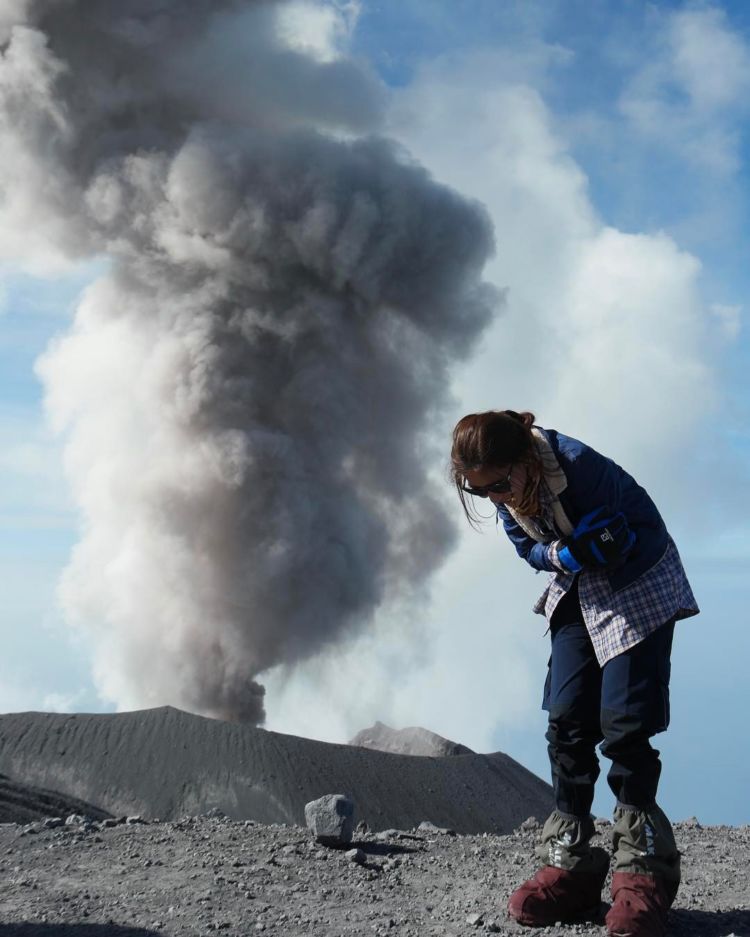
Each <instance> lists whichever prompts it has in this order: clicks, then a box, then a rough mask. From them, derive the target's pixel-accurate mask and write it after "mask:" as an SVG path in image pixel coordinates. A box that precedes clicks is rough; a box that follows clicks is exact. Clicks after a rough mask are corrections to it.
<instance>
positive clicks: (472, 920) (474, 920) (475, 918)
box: [466, 912, 484, 927]
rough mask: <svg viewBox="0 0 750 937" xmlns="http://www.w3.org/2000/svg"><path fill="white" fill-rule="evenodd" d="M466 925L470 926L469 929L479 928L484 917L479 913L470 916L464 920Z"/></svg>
mask: <svg viewBox="0 0 750 937" xmlns="http://www.w3.org/2000/svg"><path fill="white" fill-rule="evenodd" d="M466 923H467V924H469V925H471V927H479V925H480V924H483V923H484V915H483V914H479V913H476V912H475V913H474V914H470V915H469V916H468V917H467V918H466Z"/></svg>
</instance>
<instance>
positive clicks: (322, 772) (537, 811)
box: [0, 707, 552, 833]
mask: <svg viewBox="0 0 750 937" xmlns="http://www.w3.org/2000/svg"><path fill="white" fill-rule="evenodd" d="M0 770H2V771H3V773H5V774H7V775H8V776H9V777H11V778H12V779H13V780H14V781H15V782H18V783H23V784H32V785H37V786H39V787H44V788H47V789H51V790H55V791H59V792H61V793H62V794H66V795H68V796H72V797H77V798H79V799H81V800H85V801H87V802H89V803H92V804H96V805H97V806H98V807H99V808H100V809H103V810H106V811H108V812H109V813H112V814H131V813H139V814H142V815H143V816H145V817H151V818H154V817H158V818H160V819H162V820H168V819H175V818H179V817H181V816H184V815H186V814H193V815H195V814H201V813H205V812H206V811H208V810H210V809H211V808H213V807H218V808H220V809H221V810H222V811H224V813H226V815H227V816H229V817H232V818H234V819H253V820H259V821H261V822H265V823H294V824H299V825H303V824H304V805H305V803H307V801H309V800H313V799H314V798H316V797H320V796H322V795H323V794H329V793H346V794H349V795H350V796H352V797H353V798H354V800H355V802H356V804H357V819H361V820H365V821H366V822H367V824H368V825H369V826H370V827H371V828H372V829H375V830H380V829H387V828H390V827H394V828H400V829H409V828H411V827H413V826H415V825H416V824H418V823H420V822H421V821H422V820H431V821H432V822H433V823H436V824H437V825H438V826H447V827H451V828H452V829H455V830H456V831H457V832H463V833H479V832H485V831H487V832H495V833H505V832H508V831H510V830H512V829H514V828H515V827H516V826H518V824H519V823H520V822H521V821H523V820H524V819H526V818H527V817H529V816H536V817H538V818H540V819H542V818H544V817H545V816H547V814H548V813H549V811H550V810H551V808H552V791H551V788H550V787H549V785H547V784H545V783H544V782H543V781H542V780H541V779H540V778H538V777H536V775H534V774H532V773H531V772H530V771H527V770H526V769H525V768H523V767H522V766H521V765H519V764H518V763H517V762H515V761H513V759H512V758H509V757H508V756H507V755H504V754H502V753H500V752H498V753H495V754H492V755H465V756H463V757H461V758H452V757H445V758H425V757H414V756H408V755H394V754H389V753H386V752H378V751H370V750H368V749H364V748H354V747H352V746H348V745H332V744H329V743H326V742H316V741H313V740H311V739H304V738H298V737H296V736H292V735H282V734H280V733H278V732H268V731H266V730H264V729H257V728H255V727H253V726H247V725H236V724H232V723H227V722H221V721H218V720H215V719H205V718H203V717H201V716H194V715H190V714H189V713H185V712H182V711H180V710H178V709H172V708H171V707H164V708H161V709H150V710H143V711H139V712H130V713H119V714H116V715H81V714H77V715H70V714H65V713H12V714H9V715H5V716H0Z"/></svg>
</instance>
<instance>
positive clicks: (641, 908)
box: [606, 872, 678, 937]
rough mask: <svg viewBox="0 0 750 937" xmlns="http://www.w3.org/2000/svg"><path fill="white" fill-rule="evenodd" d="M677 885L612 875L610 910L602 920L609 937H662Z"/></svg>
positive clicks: (624, 874) (625, 874)
mask: <svg viewBox="0 0 750 937" xmlns="http://www.w3.org/2000/svg"><path fill="white" fill-rule="evenodd" d="M677 884H678V883H677V882H668V881H666V880H665V879H660V878H656V877H654V876H652V875H637V874H635V873H632V872H615V874H614V875H613V876H612V907H611V908H610V910H609V911H608V912H607V917H606V924H607V932H608V934H609V935H610V937H664V935H665V934H666V932H667V915H668V913H669V908H670V907H671V905H672V902H673V901H674V898H675V895H676V893H677Z"/></svg>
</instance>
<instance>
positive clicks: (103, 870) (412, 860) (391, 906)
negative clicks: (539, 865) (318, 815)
mask: <svg viewBox="0 0 750 937" xmlns="http://www.w3.org/2000/svg"><path fill="white" fill-rule="evenodd" d="M131 819H133V818H131ZM45 822H46V823H47V824H49V823H50V822H51V821H49V820H48V821H45ZM112 824H115V821H113V820H105V821H103V823H90V822H83V823H81V822H78V821H75V822H71V823H69V824H67V825H62V826H57V827H54V826H53V827H51V828H50V827H49V826H45V824H44V822H38V823H34V824H31V825H27V826H21V825H16V824H5V825H2V826H0V881H2V890H1V891H0V935H1V937H37V935H38V937H105V935H106V937H147V935H153V934H173V935H180V937H193V935H195V937H198V935H200V937H204V935H209V934H215V933H217V932H218V933H221V934H223V935H226V937H247V935H250V934H258V933H263V934H265V935H273V934H279V935H281V934H283V935H285V937H287V935H296V934H310V935H326V937H338V935H341V937H344V935H346V937H348V935H354V934H357V935H361V934H364V935H367V934H370V935H384V934H388V935H394V934H402V935H420V937H421V935H468V934H481V933H495V934H505V935H516V934H521V933H525V934H529V931H528V930H526V929H524V928H521V927H518V926H517V925H515V924H513V923H511V922H510V921H509V920H508V919H507V917H506V914H505V905H506V902H507V899H508V895H509V893H510V892H511V890H512V889H513V887H514V886H515V885H516V884H517V883H519V882H520V881H522V880H523V879H524V878H525V877H527V876H528V875H529V874H531V873H532V872H533V869H534V862H533V858H532V855H533V845H534V843H535V841H536V838H537V835H538V824H537V823H536V821H529V822H528V823H526V824H524V825H523V826H524V827H526V828H523V827H522V828H520V829H518V830H516V831H515V832H513V833H510V834H508V835H505V836H498V835H486V834H485V835H481V836H454V835H450V834H448V833H445V832H438V831H436V830H434V829H433V830H427V831H425V830H416V831H412V832H398V831H393V830H392V831H387V832H385V833H378V834H370V833H366V832H362V831H361V830H360V831H358V833H357V834H356V835H355V841H354V843H353V844H352V845H354V846H357V847H358V848H359V850H360V851H361V853H360V854H359V855H358V856H357V857H356V858H358V859H359V860H360V861H361V864H359V863H358V862H357V861H355V859H353V858H351V857H350V855H349V854H348V853H347V852H346V851H344V850H334V849H327V848H323V847H321V846H318V845H317V844H315V843H314V842H312V840H311V838H310V834H309V833H308V832H307V830H305V829H302V828H300V827H293V826H279V825H277V826H265V825H261V824H258V823H254V822H252V821H245V822H238V821H232V820H227V819H224V818H211V817H200V818H185V819H183V820H180V821H177V822H169V823H166V822H162V823H160V822H150V823H139V822H128V823H124V822H118V823H116V824H115V825H112ZM598 829H599V833H598V837H597V838H598V840H599V841H600V844H601V845H606V843H607V833H608V824H607V823H605V822H603V821H599V822H598ZM676 832H677V837H678V842H679V845H680V848H681V850H682V852H683V853H684V860H683V861H684V884H683V887H682V889H681V891H680V894H679V896H678V899H677V902H676V906H675V909H674V911H673V914H672V929H671V933H672V934H673V935H683V934H684V935H702V937H728V935H735V937H740V935H743V937H745V935H750V885H749V884H748V878H747V867H748V860H749V859H750V827H747V826H746V827H740V828H728V827H710V828H709V827H707V828H702V827H701V826H700V825H699V824H698V823H697V822H695V821H688V822H687V823H682V824H678V825H677V828H676ZM362 860H363V861H362ZM602 910H605V908H604V906H603V909H602ZM540 933H543V934H544V937H562V935H570V934H579V935H580V934H589V935H594V934H596V935H599V937H603V935H604V927H603V926H602V925H601V923H591V924H580V925H575V926H570V927H551V928H547V929H546V930H544V931H542V932H540Z"/></svg>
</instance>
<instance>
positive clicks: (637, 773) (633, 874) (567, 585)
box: [451, 410, 698, 937]
mask: <svg viewBox="0 0 750 937" xmlns="http://www.w3.org/2000/svg"><path fill="white" fill-rule="evenodd" d="M451 456H452V459H451V461H452V472H453V479H454V482H455V484H456V489H457V491H458V495H459V498H460V499H461V503H462V505H463V508H464V511H465V513H466V516H467V518H468V520H469V522H470V523H472V524H473V525H475V526H476V524H477V522H479V521H480V519H481V517H480V515H479V514H478V512H477V510H476V505H477V503H478V502H477V501H476V499H482V498H489V500H490V501H492V502H493V504H494V505H495V508H496V510H497V517H498V519H500V520H502V522H503V526H504V528H505V532H506V533H507V535H508V537H509V538H510V540H511V542H512V543H513V545H514V546H515V548H516V550H517V551H518V554H519V556H521V557H522V558H523V559H525V560H526V561H527V562H528V563H529V564H530V565H531V566H533V567H534V569H537V570H549V571H550V572H551V573H552V576H551V577H550V580H549V583H548V585H547V588H546V589H545V591H544V593H543V595H542V596H541V597H540V599H539V600H538V601H537V603H536V605H535V607H534V611H536V612H538V613H540V614H544V615H545V616H546V617H547V620H548V622H549V627H550V635H551V644H552V650H551V657H550V662H549V668H548V673H547V680H546V684H545V688H544V703H543V707H544V709H546V710H547V711H548V713H549V727H548V730H547V736H546V737H547V741H548V743H549V744H548V751H549V757H550V764H551V768H552V783H553V788H554V795H555V802H556V809H555V810H554V811H553V813H552V814H551V816H550V817H549V818H548V820H547V821H546V823H545V825H544V829H543V831H542V838H541V843H540V845H539V847H538V848H537V854H538V856H539V857H540V859H541V860H542V863H543V865H542V867H541V868H540V869H539V871H538V872H537V873H536V875H535V876H534V877H533V878H531V879H529V881H527V882H524V884H523V885H521V887H520V888H518V889H517V890H516V891H515V892H514V893H513V895H512V896H511V898H510V903H509V906H508V910H509V912H510V914H511V916H512V917H513V918H515V919H516V920H517V921H519V922H520V923H522V924H527V925H530V926H538V927H543V926H547V925H550V924H553V923H555V922H556V921H574V920H578V919H580V918H582V917H586V916H588V915H590V914H592V913H595V912H597V911H598V909H599V905H600V899H601V891H602V887H603V885H604V880H605V878H606V875H607V870H608V866H609V856H608V855H607V853H606V852H605V851H604V850H602V849H598V848H596V847H593V848H592V847H591V846H590V840H591V837H592V835H593V833H594V823H593V819H592V817H591V813H590V811H591V805H592V803H593V798H594V784H595V782H596V779H597V777H598V775H599V763H598V759H597V756H596V746H597V744H599V743H600V742H601V743H602V746H601V750H602V753H603V754H604V755H605V756H606V757H607V758H609V759H610V760H611V762H612V764H611V767H610V769H609V774H608V781H609V785H610V787H611V788H612V791H613V793H614V795H615V797H616V801H617V802H616V807H615V814H614V827H613V836H612V845H613V852H614V870H613V871H614V874H613V879H612V907H611V909H610V911H609V912H608V914H607V919H606V923H607V928H608V931H609V933H610V934H611V935H629V937H661V935H662V934H664V933H665V931H666V919H667V911H668V909H669V907H670V905H671V903H672V901H673V900H674V897H675V894H676V892H677V887H678V885H679V881H680V859H679V853H678V851H677V847H676V845H675V841H674V836H673V833H672V828H671V826H670V823H669V821H668V820H667V818H666V816H665V815H664V813H663V812H662V811H661V809H660V808H659V807H658V806H657V804H656V790H657V785H658V781H659V774H660V771H661V763H660V761H659V753H658V751H656V750H655V749H654V748H652V746H651V744H650V741H649V740H650V738H651V736H653V735H655V734H656V733H657V732H663V731H664V730H665V729H666V728H667V725H668V723H669V672H670V652H671V646H672V632H673V630H674V624H675V621H677V620H678V619H680V618H686V617H688V616H690V615H696V614H698V607H697V605H696V603H695V598H694V597H693V593H692V591H691V589H690V585H689V583H688V581H687V578H686V576H685V571H684V570H683V567H682V563H681V561H680V557H679V554H678V552H677V548H676V546H675V544H674V542H673V541H672V539H671V537H670V536H669V534H668V532H667V529H666V527H665V525H664V521H663V520H662V518H661V516H660V514H659V512H658V510H657V508H656V506H655V505H654V503H653V501H652V500H651V498H650V497H649V496H648V494H647V493H646V491H645V490H644V489H643V488H641V487H640V486H639V485H638V484H637V483H636V481H635V480H634V479H633V478H632V477H631V476H630V475H628V473H627V472H625V471H623V469H621V468H620V467H619V466H618V465H616V464H615V463H614V462H613V461H612V460H611V459H608V458H605V457H604V456H602V455H600V454H599V453H598V452H596V451H595V450H593V449H591V448H590V447H589V446H586V445H585V444H584V443H582V442H579V441H578V440H576V439H572V438H570V437H568V436H563V435H562V433H558V432H556V431H555V430H545V429H542V428H541V427H539V426H536V425H535V422H534V415H533V414H532V413H516V412H515V411H513V410H505V411H490V412H488V413H476V414H470V415H468V416H465V417H464V418H463V419H462V420H460V421H459V423H458V424H457V426H456V428H455V430H454V433H453V450H452V454H451Z"/></svg>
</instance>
